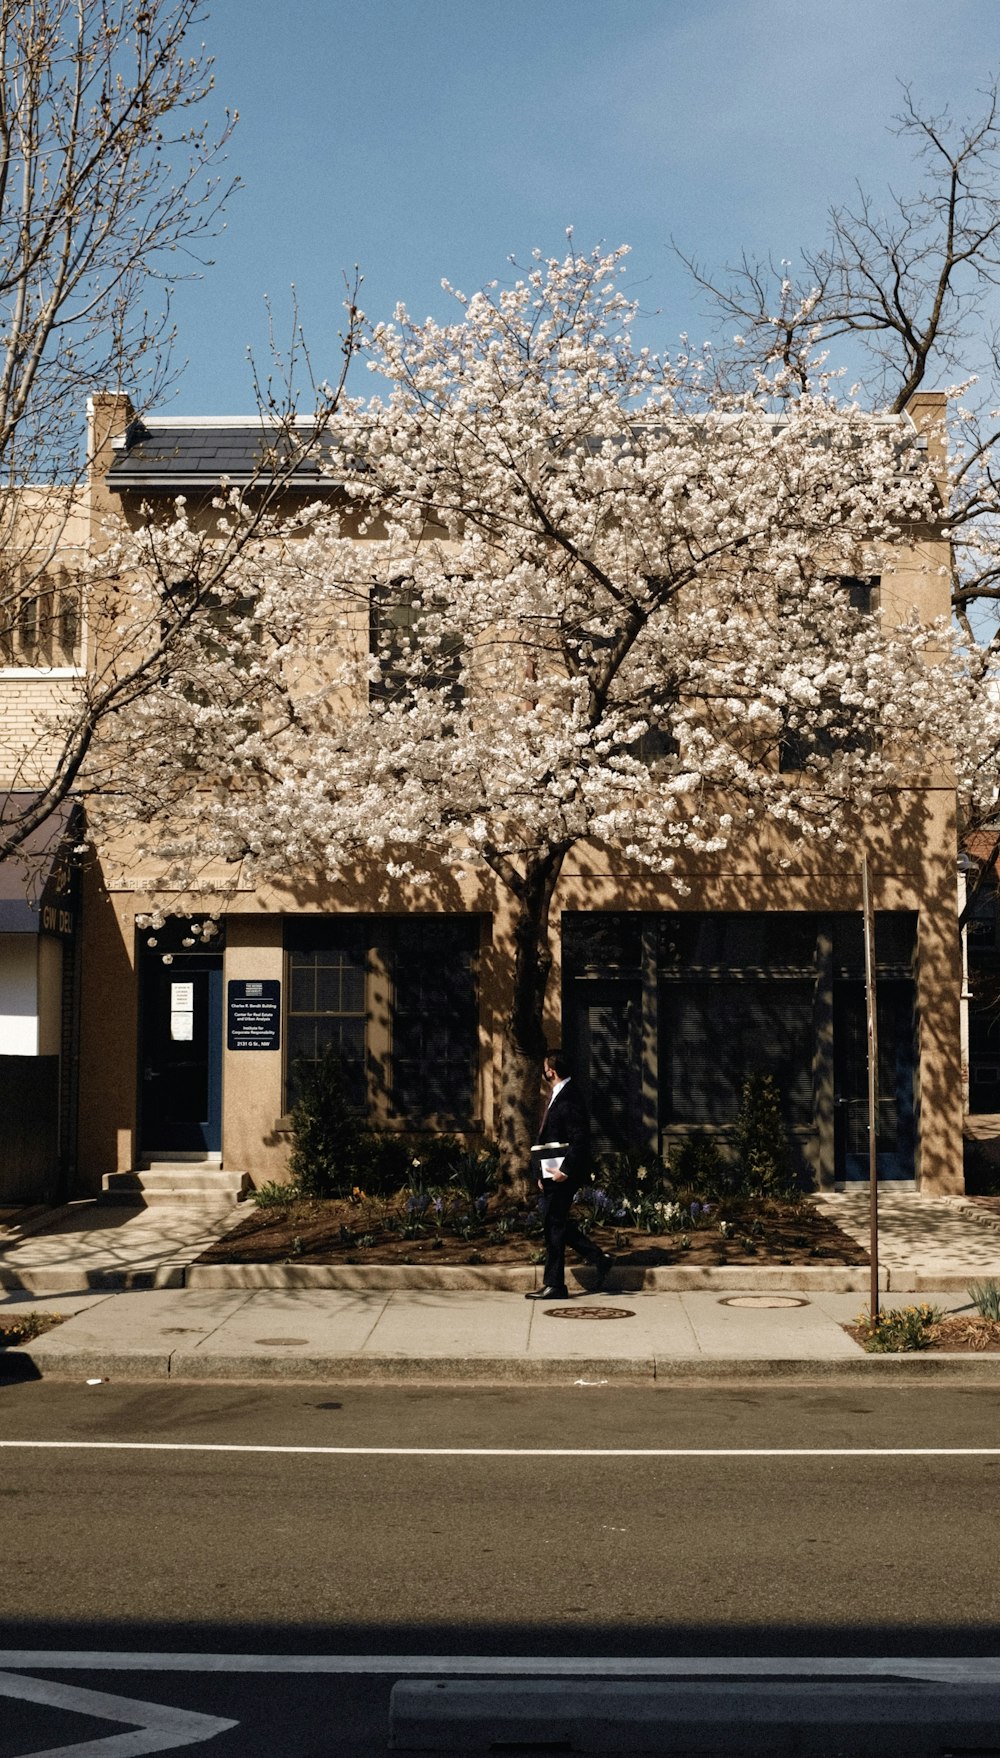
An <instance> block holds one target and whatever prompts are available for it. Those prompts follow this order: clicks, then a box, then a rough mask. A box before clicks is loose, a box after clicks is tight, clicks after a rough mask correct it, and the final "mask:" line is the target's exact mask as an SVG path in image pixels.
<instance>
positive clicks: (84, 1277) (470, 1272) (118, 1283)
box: [0, 1250, 1000, 1295]
mask: <svg viewBox="0 0 1000 1758" xmlns="http://www.w3.org/2000/svg"><path fill="white" fill-rule="evenodd" d="M993 1274H994V1275H995V1276H996V1277H998V1278H1000V1250H998V1263H997V1268H996V1270H995V1271H994V1272H993ZM988 1275H989V1272H988V1271H985V1270H978V1271H974V1270H962V1271H952V1270H936V1269H933V1268H930V1267H919V1266H918V1267H913V1266H909V1267H906V1266H902V1265H899V1266H897V1265H892V1266H888V1267H887V1266H885V1265H883V1266H882V1267H881V1268H880V1270H879V1276H878V1285H879V1290H880V1292H881V1293H883V1294H933V1293H940V1294H964V1293H965V1292H966V1291H967V1290H968V1287H969V1284H970V1282H974V1281H977V1280H982V1279H983V1277H984V1276H988ZM540 1276H541V1271H540V1269H539V1267H538V1266H537V1265H534V1264H525V1265H517V1264H495V1265H490V1264H486V1265H482V1266H478V1265H471V1264H442V1265H440V1266H434V1265H433V1264H202V1263H198V1262H197V1261H195V1262H194V1263H191V1262H188V1261H187V1260H186V1259H182V1260H178V1259H175V1260H174V1261H172V1262H171V1261H168V1262H164V1263H160V1264H158V1265H156V1266H155V1267H152V1268H149V1269H126V1268H121V1269H117V1268H111V1267H103V1268H94V1269H87V1268H85V1267H80V1268H77V1269H74V1268H72V1267H71V1266H69V1265H66V1264H59V1265H52V1266H51V1267H48V1266H44V1265H39V1266H37V1267H32V1268H25V1269H23V1270H15V1269H11V1268H10V1267H9V1265H5V1264H2V1263H0V1292H5V1293H11V1294H14V1293H23V1294H37V1295H44V1294H87V1293H97V1294H120V1293H127V1292H133V1293H136V1292H143V1291H147V1290H149V1289H155V1288H188V1289H203V1290H208V1289H215V1290H226V1289H229V1290H232V1291H241V1290H243V1291H246V1292H247V1293H253V1292H254V1291H256V1290H261V1289H276V1290H285V1291H288V1292H292V1291H294V1290H295V1289H297V1288H299V1289H312V1290H323V1289H325V1290H327V1291H329V1292H341V1293H365V1292H368V1293H373V1294H392V1293H405V1292H413V1293H425V1294H426V1293H440V1294H459V1293H474V1292H476V1291H479V1292H480V1293H494V1294H522V1293H526V1292H527V1291H528V1290H529V1289H532V1288H537V1287H539V1286H540ZM577 1286H578V1288H579V1291H580V1292H581V1293H587V1292H588V1288H587V1285H586V1284H585V1283H584V1282H582V1281H580V1282H579V1283H578V1284H577ZM870 1288H871V1273H870V1271H869V1269H868V1267H867V1265H851V1264H758V1265H755V1264H725V1265H718V1266H711V1265H698V1264H692V1265H690V1266H685V1265H683V1264H667V1265H663V1266H662V1267H658V1268H644V1267H642V1266H639V1267H636V1268H634V1269H633V1268H630V1267H628V1266H625V1267H623V1268H622V1269H619V1270H616V1271H615V1272H614V1273H613V1274H612V1275H611V1276H610V1277H609V1279H608V1281H607V1283H606V1285H605V1287H604V1289H603V1290H602V1292H603V1293H605V1294H638V1293H641V1292H645V1293H660V1294H691V1293H697V1292H699V1291H700V1292H704V1293H708V1294H733V1293H744V1294H752V1293H800V1294H860V1295H865V1294H868V1293H869V1291H870Z"/></svg>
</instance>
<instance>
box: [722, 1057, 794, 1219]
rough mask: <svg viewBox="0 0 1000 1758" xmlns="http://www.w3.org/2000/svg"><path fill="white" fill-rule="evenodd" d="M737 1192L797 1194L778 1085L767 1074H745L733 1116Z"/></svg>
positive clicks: (779, 1196)
mask: <svg viewBox="0 0 1000 1758" xmlns="http://www.w3.org/2000/svg"><path fill="white" fill-rule="evenodd" d="M735 1137H736V1146H737V1149H738V1152H739V1183H740V1189H739V1192H738V1193H736V1192H734V1194H739V1195H740V1196H743V1197H760V1196H770V1197H777V1198H779V1199H781V1198H786V1199H787V1198H788V1197H792V1196H797V1195H798V1194H799V1189H798V1180H797V1179H796V1176H795V1171H794V1169H793V1166H792V1155H791V1148H790V1146H789V1141H788V1132H787V1130H786V1129H785V1124H784V1120H783V1118H782V1115H781V1105H780V1102H779V1098H778V1088H777V1084H776V1082H775V1080H774V1079H773V1077H772V1076H771V1075H770V1074H761V1073H760V1072H759V1071H758V1072H755V1073H752V1074H748V1075H747V1076H746V1079H745V1080H744V1082H743V1087H742V1090H741V1092H740V1109H739V1115H738V1116H737V1119H736V1130H735Z"/></svg>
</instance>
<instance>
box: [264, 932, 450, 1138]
mask: <svg viewBox="0 0 1000 1758" xmlns="http://www.w3.org/2000/svg"><path fill="white" fill-rule="evenodd" d="M285 944H286V948H287V951H288V1018H287V1025H286V1043H287V1046H288V1099H287V1102H288V1103H289V1104H291V1103H293V1102H294V1087H295V1065H296V1063H297V1062H298V1061H299V1059H304V1060H306V1061H307V1062H314V1061H316V1060H318V1058H319V1057H320V1056H322V1054H323V1052H324V1050H325V1049H326V1048H327V1046H328V1045H332V1046H333V1047H334V1048H335V1050H336V1051H337V1053H338V1055H339V1057H340V1060H341V1065H342V1068H343V1072H344V1079H345V1083H346V1086H347V1091H348V1095H349V1098H350V1100H351V1103H352V1104H354V1105H356V1106H357V1108H358V1110H359V1111H361V1112H362V1113H364V1114H365V1115H367V1116H369V1117H371V1119H372V1121H373V1122H374V1121H383V1122H388V1121H390V1120H391V1121H393V1122H399V1123H402V1124H404V1125H409V1126H411V1127H420V1126H424V1125H436V1126H438V1127H442V1128H455V1129H465V1128H468V1127H469V1126H470V1125H471V1124H472V1122H473V1120H474V1118H475V1115H476V1090H477V1079H476V1077H477V1072H478V1066H479V992H478V948H479V918H478V917H476V916H433V917H428V916H405V917H399V916H397V917H391V916H322V917H318V918H315V919H313V920H309V921H303V920H299V921H294V922H291V921H290V922H289V923H288V924H287V926H286V934H285ZM376 1093H377V1094H379V1095H381V1096H382V1097H383V1098H384V1106H383V1107H381V1108H380V1107H379V1106H378V1105H377V1104H376V1103H375V1102H374V1095H375V1094H376ZM382 1111H384V1113H385V1114H384V1115H382Z"/></svg>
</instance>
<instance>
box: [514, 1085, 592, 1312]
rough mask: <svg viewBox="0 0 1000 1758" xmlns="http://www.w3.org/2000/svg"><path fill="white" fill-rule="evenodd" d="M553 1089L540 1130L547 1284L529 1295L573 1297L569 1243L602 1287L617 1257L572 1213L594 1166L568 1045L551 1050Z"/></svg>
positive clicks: (587, 1120)
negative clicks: (593, 1242) (569, 1281)
mask: <svg viewBox="0 0 1000 1758" xmlns="http://www.w3.org/2000/svg"><path fill="white" fill-rule="evenodd" d="M544 1072H545V1079H546V1080H547V1081H548V1082H549V1085H550V1087H551V1093H550V1096H549V1102H548V1105H547V1106H546V1109H545V1115H544V1117H543V1118H542V1123H541V1128H540V1129H539V1132H538V1139H539V1142H540V1143H541V1144H542V1145H543V1146H545V1147H549V1146H550V1150H551V1151H550V1152H549V1153H547V1154H543V1155H542V1156H541V1174H542V1175H541V1177H540V1178H539V1180H538V1188H539V1190H540V1191H541V1193H542V1219H543V1221H544V1224H545V1276H544V1279H543V1284H542V1287H541V1288H533V1289H532V1290H531V1293H530V1294H526V1295H525V1299H526V1300H568V1299H569V1292H568V1290H567V1287H566V1247H567V1245H571V1246H572V1248H573V1250H574V1251H575V1252H576V1253H577V1254H578V1256H580V1257H582V1258H584V1259H585V1260H586V1262H587V1263H589V1264H593V1266H594V1269H595V1270H596V1272H597V1280H596V1282H595V1284H594V1286H595V1287H596V1288H603V1286H604V1283H605V1282H606V1281H607V1278H608V1274H609V1272H610V1270H611V1266H612V1264H613V1263H614V1259H613V1258H612V1257H610V1256H609V1255H608V1253H607V1252H605V1251H601V1249H600V1247H599V1246H596V1245H591V1243H590V1240H589V1239H588V1238H587V1235H586V1234H585V1233H583V1232H581V1230H580V1228H579V1227H578V1226H577V1224H576V1222H575V1221H574V1220H573V1218H572V1215H571V1214H570V1209H571V1207H572V1203H573V1198H574V1197H575V1195H576V1193H577V1191H578V1190H579V1188H580V1185H581V1184H582V1183H583V1182H584V1180H585V1179H586V1177H587V1175H588V1173H589V1171H590V1120H589V1118H588V1116H587V1108H586V1106H585V1104H584V1102H583V1097H582V1095H581V1093H580V1090H579V1088H578V1086H577V1085H576V1082H575V1081H573V1080H571V1079H570V1073H569V1060H568V1058H567V1057H566V1056H565V1055H564V1054H563V1052H562V1050H550V1051H549V1052H548V1054H547V1055H546V1058H545V1063H544Z"/></svg>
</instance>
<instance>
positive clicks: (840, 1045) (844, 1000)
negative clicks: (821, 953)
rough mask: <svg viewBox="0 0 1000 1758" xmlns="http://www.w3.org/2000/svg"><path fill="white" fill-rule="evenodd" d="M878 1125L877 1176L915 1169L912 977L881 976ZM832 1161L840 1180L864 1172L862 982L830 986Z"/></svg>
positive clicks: (865, 1107)
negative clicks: (832, 1064) (832, 1035)
mask: <svg viewBox="0 0 1000 1758" xmlns="http://www.w3.org/2000/svg"><path fill="white" fill-rule="evenodd" d="M876 995H877V1006H878V1060H879V1073H878V1131H877V1137H876V1160H875V1163H876V1171H877V1175H878V1177H879V1178H912V1177H913V1173H914V1143H915V1133H916V1132H915V1116H914V1102H913V1099H914V1081H915V1075H916V1032H915V1029H914V1026H915V1022H914V995H913V983H912V982H910V981H907V980H905V979H904V980H899V979H893V978H879V981H878V986H877V989H876ZM833 1034H834V1087H835V1096H834V1162H835V1171H836V1176H837V1177H838V1178H845V1179H867V1177H868V1022H867V1013H866V1008H865V987H864V984H863V983H861V982H843V983H838V984H837V985H836V986H835V990H834V1008H833Z"/></svg>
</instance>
